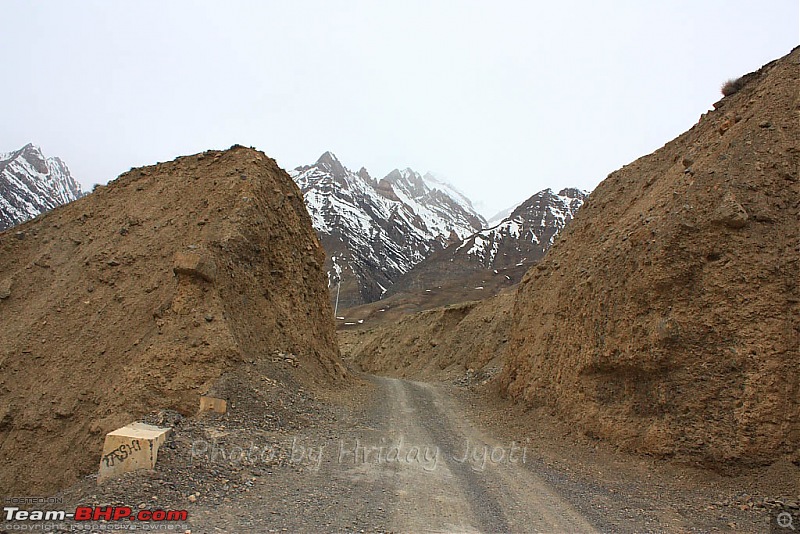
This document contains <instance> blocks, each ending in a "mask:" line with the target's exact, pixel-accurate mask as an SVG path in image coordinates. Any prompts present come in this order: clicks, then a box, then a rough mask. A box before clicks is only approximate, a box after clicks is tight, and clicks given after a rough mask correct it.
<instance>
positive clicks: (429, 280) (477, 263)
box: [390, 189, 587, 298]
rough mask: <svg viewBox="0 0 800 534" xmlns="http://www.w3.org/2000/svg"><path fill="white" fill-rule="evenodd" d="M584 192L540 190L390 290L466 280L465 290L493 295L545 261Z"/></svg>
mask: <svg viewBox="0 0 800 534" xmlns="http://www.w3.org/2000/svg"><path fill="white" fill-rule="evenodd" d="M586 195H587V194H586V193H585V192H583V191H581V190H579V189H562V190H561V191H559V192H558V194H556V193H553V191H552V190H550V189H545V190H544V191H540V192H538V193H536V194H535V195H533V196H532V197H530V198H529V199H527V200H526V201H525V202H523V203H522V204H520V205H519V206H517V207H516V208H515V209H514V210H512V212H511V213H510V214H509V215H508V216H507V217H505V218H504V219H503V220H501V221H500V222H499V223H497V224H495V225H494V226H492V227H491V228H486V229H483V230H480V231H478V232H476V233H474V234H472V235H470V236H468V237H466V238H465V239H463V240H461V241H459V242H457V243H453V244H451V245H449V246H448V247H447V248H445V249H443V250H441V251H437V252H434V253H433V254H431V255H430V256H429V257H428V258H426V259H425V260H424V261H422V262H420V263H419V264H417V265H416V266H414V268H413V269H411V270H410V271H408V272H407V273H406V274H405V275H403V277H401V278H400V279H399V280H398V281H397V283H396V284H395V285H394V286H393V287H392V288H391V290H390V294H396V293H400V292H409V291H420V290H422V291H426V290H428V291H434V290H435V289H437V288H441V287H445V286H449V285H452V284H465V285H466V286H465V287H467V289H474V288H475V287H483V288H484V289H485V290H486V292H487V293H494V292H496V290H498V289H500V288H502V287H508V286H511V285H514V284H516V283H518V282H519V281H520V280H521V279H522V276H523V275H524V273H525V272H526V271H527V269H528V268H530V266H531V265H533V264H534V263H536V262H538V261H539V260H541V259H542V257H543V256H544V254H545V252H547V250H548V249H549V248H550V246H551V245H552V244H553V242H554V240H555V238H556V236H557V235H558V233H559V232H560V231H562V230H563V229H564V227H565V226H566V225H567V223H568V222H569V221H571V220H572V218H573V217H574V216H575V213H576V212H577V210H578V208H580V207H581V205H582V204H583V201H584V199H585V198H586ZM478 297H479V296H478V295H476V296H475V297H473V298H478Z"/></svg>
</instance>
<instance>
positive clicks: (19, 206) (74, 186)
mask: <svg viewBox="0 0 800 534" xmlns="http://www.w3.org/2000/svg"><path fill="white" fill-rule="evenodd" d="M81 196H83V192H82V191H81V187H80V185H79V184H78V182H76V181H75V179H74V178H73V177H72V175H71V174H70V172H69V169H68V168H67V165H66V164H65V163H64V162H63V161H61V160H60V159H59V158H45V157H44V155H43V154H42V151H41V149H40V148H39V147H37V146H34V145H32V144H27V145H25V146H24V147H22V148H21V149H19V150H17V151H14V152H9V153H8V154H0V231H2V230H5V229H6V228H10V227H11V226H14V225H15V224H19V223H21V222H23V221H27V220H28V219H30V218H33V217H36V216H37V215H39V214H40V213H44V212H45V211H49V210H51V209H53V208H55V207H56V206H60V205H62V204H66V203H67V202H72V201H73V200H75V199H78V198H80V197H81Z"/></svg>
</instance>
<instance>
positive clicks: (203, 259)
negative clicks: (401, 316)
mask: <svg viewBox="0 0 800 534" xmlns="http://www.w3.org/2000/svg"><path fill="white" fill-rule="evenodd" d="M323 260H324V254H323V251H322V249H321V248H320V246H319V243H318V241H317V238H316V236H315V234H314V231H313V230H312V227H311V220H310V218H309V216H308V214H307V212H306V210H305V207H304V205H303V198H302V195H301V194H300V191H299V189H298V188H297V186H296V185H295V184H294V183H293V182H292V180H291V179H290V178H289V176H288V175H287V174H286V173H285V172H284V171H283V170H281V169H280V168H279V167H278V166H277V165H276V164H275V162H274V161H273V160H272V159H270V158H268V157H266V156H265V155H264V154H263V153H260V152H257V151H255V150H251V149H246V148H243V147H238V146H236V147H233V148H231V149H230V150H228V151H224V152H206V153H203V154H198V155H195V156H188V157H182V158H178V159H176V160H175V161H172V162H169V163H164V164H159V165H155V166H150V167H143V168H140V169H133V170H131V171H130V172H128V173H125V174H123V175H122V176H120V177H119V178H118V179H117V180H115V181H114V182H112V183H110V184H109V185H108V186H107V187H100V188H99V189H98V190H96V191H95V192H94V193H93V194H91V195H89V196H88V197H85V198H83V199H80V200H78V201H76V202H73V203H71V204H69V205H66V206H64V207H61V208H57V209H56V210H54V211H52V212H50V213H48V214H47V215H45V216H43V217H40V218H37V219H36V220H34V221H30V222H28V223H25V224H22V225H20V226H17V227H15V228H13V229H11V230H9V231H7V232H4V233H0V297H2V299H1V300H0V331H2V332H3V336H2V337H1V338H0V370H1V371H2V373H1V374H0V455H2V457H3V458H4V466H3V468H2V470H0V487H3V488H5V489H6V490H7V492H17V493H21V494H26V493H27V494H30V493H33V492H46V491H51V490H54V489H56V488H58V487H62V486H64V485H66V484H68V483H71V482H73V481H74V480H76V477H78V476H80V475H85V474H87V473H91V472H93V471H95V470H96V469H97V465H98V462H99V454H100V450H101V447H102V442H103V436H104V434H105V433H106V432H108V431H110V430H112V429H114V428H116V427H119V426H121V425H123V424H126V423H129V422H130V421H132V420H135V419H136V418H138V417H140V416H142V415H143V414H146V413H148V412H151V411H153V410H158V409H170V410H177V411H180V412H182V413H183V414H193V413H194V412H196V410H197V406H198V396H199V395H201V394H205V393H208V392H210V393H221V394H225V395H233V394H234V393H235V392H231V391H228V390H230V389H231V387H232V386H231V384H233V385H234V386H235V385H236V384H240V382H239V380H240V379H241V378H242V377H245V378H246V377H247V374H248V371H247V369H248V366H252V365H253V364H254V363H262V362H264V361H265V360H266V361H267V362H268V365H269V366H271V367H270V368H271V369H274V373H273V375H274V377H277V378H278V379H280V380H282V381H284V382H287V381H289V382H296V383H298V384H304V385H307V386H309V387H320V386H321V387H327V386H329V385H331V384H334V383H335V382H336V380H337V378H339V379H341V378H342V377H344V376H345V373H344V368H343V367H342V365H341V363H340V360H339V356H338V349H337V347H336V341H335V334H334V326H333V320H332V313H331V309H330V306H329V303H328V293H327V289H326V287H325V276H324V273H323V272H322V271H321V268H320V266H321V265H322V263H323ZM287 362H289V363H290V364H291V365H289V364H287ZM237 388H238V386H237V387H235V388H234V389H237ZM218 390H219V391H218ZM262 409H267V410H268V409H269V408H268V407H266V408H264V407H263V404H262Z"/></svg>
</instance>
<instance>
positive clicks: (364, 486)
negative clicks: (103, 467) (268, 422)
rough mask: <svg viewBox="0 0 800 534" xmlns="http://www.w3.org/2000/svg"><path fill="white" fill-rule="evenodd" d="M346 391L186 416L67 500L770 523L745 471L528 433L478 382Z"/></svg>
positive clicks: (332, 512) (334, 515)
mask: <svg viewBox="0 0 800 534" xmlns="http://www.w3.org/2000/svg"><path fill="white" fill-rule="evenodd" d="M347 394H348V395H349V396H350V397H348V398H350V402H349V404H348V407H347V408H343V407H341V406H340V407H336V405H335V403H334V404H325V403H320V402H318V401H316V400H315V401H313V402H312V401H310V402H309V404H308V405H307V407H306V408H304V409H303V410H306V413H307V414H308V415H309V419H308V421H307V424H305V425H304V426H303V427H302V428H300V429H284V430H281V431H279V432H278V431H265V430H263V429H259V428H254V427H253V426H251V425H248V424H244V425H242V424H241V423H237V420H236V419H234V418H233V416H232V415H231V416H230V417H229V416H221V417H217V416H212V417H203V418H200V419H196V420H194V419H193V420H188V421H185V422H184V423H182V424H181V425H179V426H178V427H176V433H175V438H174V440H173V442H172V443H170V444H168V446H165V447H164V450H163V452H162V451H159V466H158V468H157V470H156V471H155V472H150V473H138V474H132V475H127V476H125V477H123V478H122V479H119V480H116V481H112V482H110V483H107V484H104V485H103V486H99V487H98V486H96V485H95V483H94V481H93V480H91V479H87V480H85V481H83V482H82V483H81V484H78V485H76V486H75V487H73V488H70V489H69V490H67V491H65V492H64V493H63V495H64V498H65V504H66V503H69V504H74V505H91V504H94V505H103V506H107V505H114V504H116V505H124V506H133V507H137V506H138V507H139V508H149V509H155V508H161V509H186V510H188V513H189V519H188V522H187V523H186V524H185V527H186V528H188V529H190V530H191V532H192V534H198V533H218V532H713V531H736V532H759V531H765V530H766V529H767V528H768V517H767V515H766V512H765V511H763V510H761V511H759V510H754V509H753V508H752V506H751V507H750V508H749V509H747V510H745V509H744V508H741V507H740V503H739V502H738V501H736V500H735V499H736V498H737V497H736V495H737V493H734V491H733V490H732V489H731V488H736V489H737V490H738V484H740V483H741V482H736V481H733V482H731V481H730V480H728V481H727V482H726V479H724V478H723V479H720V477H719V476H717V475H713V474H710V473H707V472H704V471H698V472H697V473H699V474H698V475H697V476H696V477H694V478H693V475H691V473H690V474H689V475H686V474H685V471H681V470H677V471H676V470H674V469H671V468H669V466H665V464H655V463H648V462H652V460H646V459H636V458H633V457H625V456H620V455H619V454H615V453H612V454H605V453H603V452H602V450H599V449H597V448H595V447H589V448H588V449H587V447H585V446H579V445H576V443H575V442H573V441H572V440H571V439H570V438H567V437H562V436H564V434H561V433H560V431H558V430H551V429H550V427H548V426H547V425H545V424H544V422H543V423H542V431H541V432H539V433H536V432H531V431H522V430H518V431H517V432H519V433H518V434H517V435H516V436H515V435H514V432H515V430H514V428H516V427H515V425H513V424H512V423H510V422H509V421H510V420H511V421H512V422H513V420H514V419H515V418H516V419H518V420H520V421H524V419H525V417H521V416H519V414H514V413H511V412H510V411H509V410H510V409H505V408H502V407H501V411H497V406H495V407H491V406H489V405H487V403H486V399H485V398H482V397H481V396H480V394H479V393H477V392H476V391H473V390H470V389H467V388H463V387H456V386H453V385H449V384H443V383H424V382H413V381H408V380H400V379H395V378H386V377H376V376H367V377H366V381H365V382H361V385H360V386H359V387H357V388H354V389H352V390H348V392H347ZM326 406H327V407H326ZM526 416H527V417H528V418H530V414H526ZM509 418H510V419H509ZM239 421H241V420H239ZM551 434H552V435H551ZM562 445H563V446H562ZM253 451H255V453H253ZM587 451H588V452H587ZM267 452H268V453H267ZM245 456H246V457H245ZM748 480H749V479H748ZM726 484H727V487H726V486H725V485H726ZM748 489H749V488H748ZM723 501H726V502H723ZM745 508H747V507H745ZM162 526H163V525H162ZM82 530H83V531H86V530H85V525H84V526H83V528H82ZM97 531H98V532H100V531H101V530H100V529H98V530H97ZM181 531H182V530H181Z"/></svg>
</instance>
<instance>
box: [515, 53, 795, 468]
mask: <svg viewBox="0 0 800 534" xmlns="http://www.w3.org/2000/svg"><path fill="white" fill-rule="evenodd" d="M744 82H745V83H744V86H743V87H742V89H741V90H740V91H739V92H738V93H736V94H734V95H732V96H729V97H727V98H725V99H723V100H722V101H721V102H719V103H718V104H716V107H717V109H716V110H715V111H712V112H709V113H708V114H706V115H704V116H703V117H702V118H701V120H700V122H699V123H698V124H697V125H695V126H694V127H693V128H692V129H691V130H689V131H688V132H686V133H685V134H683V135H681V136H680V137H678V138H677V139H675V140H674V141H672V142H670V143H668V144H667V145H665V146H664V147H663V148H662V149H660V150H658V151H656V152H654V153H653V154H650V155H648V156H645V157H643V158H641V159H639V160H637V161H635V162H633V163H632V164H630V165H627V166H625V167H623V168H622V169H620V170H619V171H617V172H615V173H613V174H611V175H610V176H609V177H608V178H607V179H606V180H605V181H604V182H603V183H602V184H600V185H599V186H598V187H597V189H596V190H595V191H594V192H593V193H592V194H591V196H590V197H589V199H588V200H587V202H586V204H585V205H584V206H583V207H582V208H581V210H580V212H579V213H578V215H577V217H576V218H575V220H574V221H573V222H572V224H571V225H570V227H568V228H567V230H566V232H565V234H564V235H563V237H562V239H561V240H560V241H559V242H557V243H556V245H555V246H554V247H553V248H552V249H551V251H550V253H549V254H548V255H547V257H546V258H545V260H544V261H543V262H542V263H541V264H540V265H538V266H537V267H535V268H534V269H532V270H531V271H529V272H528V274H527V275H526V276H525V278H524V279H523V282H522V284H521V288H520V291H519V293H518V295H517V300H516V304H515V311H514V321H515V322H516V324H515V327H514V330H513V335H512V339H511V342H510V343H509V345H510V350H509V362H510V363H509V364H508V366H507V368H506V369H505V372H504V373H503V375H502V376H501V382H502V386H503V388H504V390H505V391H506V392H507V394H508V395H510V396H511V397H513V398H514V399H517V400H520V401H523V402H525V403H528V404H529V405H533V406H546V407H548V408H549V409H553V410H554V411H555V412H556V413H558V414H559V415H560V416H561V417H562V418H565V419H567V420H570V421H574V422H575V424H576V425H577V427H578V428H581V429H582V430H583V431H585V432H586V433H587V434H589V435H592V436H597V437H601V438H605V439H608V440H610V441H612V442H614V443H617V444H620V445H622V446H623V447H624V448H627V449H631V450H636V451H641V452H646V453H653V454H658V455H668V456H671V455H674V456H677V457H680V458H687V459H692V460H698V461H701V462H704V463H706V464H707V465H713V466H723V465H730V462H731V461H733V462H734V463H743V464H752V463H756V464H758V463H768V462H771V461H774V460H776V459H777V458H779V457H781V456H784V455H788V456H789V457H790V458H792V459H793V460H794V461H795V462H798V461H800V382H798V380H799V375H798V373H797V370H798V368H800V343H798V340H800V310H799V309H798V305H799V304H800V289H798V281H799V280H800V219H799V217H800V181H798V178H799V176H798V139H800V128H798V120H797V119H798V112H799V111H800V100H799V99H798V91H797V87H798V84H800V49H795V50H793V51H792V52H791V53H790V54H789V55H788V56H786V57H784V58H782V59H780V60H777V61H775V62H772V63H770V64H768V65H766V66H765V67H763V68H762V69H761V70H759V71H758V72H756V73H753V74H750V75H747V76H746V77H745V79H744Z"/></svg>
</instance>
